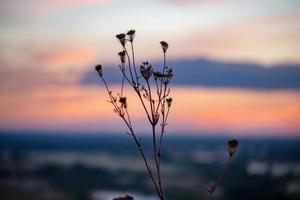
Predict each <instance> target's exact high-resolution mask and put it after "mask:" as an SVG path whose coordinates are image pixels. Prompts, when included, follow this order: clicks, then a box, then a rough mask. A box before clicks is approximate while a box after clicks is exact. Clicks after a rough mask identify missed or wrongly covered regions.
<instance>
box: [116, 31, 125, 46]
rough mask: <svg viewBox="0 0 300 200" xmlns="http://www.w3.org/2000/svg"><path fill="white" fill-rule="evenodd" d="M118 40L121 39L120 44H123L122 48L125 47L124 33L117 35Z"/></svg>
mask: <svg viewBox="0 0 300 200" xmlns="http://www.w3.org/2000/svg"><path fill="white" fill-rule="evenodd" d="M116 38H118V39H119V41H120V43H121V44H122V46H125V43H126V35H125V34H124V33H120V34H118V35H116Z"/></svg>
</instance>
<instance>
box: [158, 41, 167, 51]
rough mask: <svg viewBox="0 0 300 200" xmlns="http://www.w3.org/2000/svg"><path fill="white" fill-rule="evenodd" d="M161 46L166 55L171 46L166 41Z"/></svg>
mask: <svg viewBox="0 0 300 200" xmlns="http://www.w3.org/2000/svg"><path fill="white" fill-rule="evenodd" d="M160 45H161V48H162V50H163V52H164V53H166V51H167V49H168V47H169V44H168V43H167V42H166V41H161V42H160Z"/></svg>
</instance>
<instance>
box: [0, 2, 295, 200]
mask: <svg viewBox="0 0 300 200" xmlns="http://www.w3.org/2000/svg"><path fill="white" fill-rule="evenodd" d="M299 21H300V2H299V1H298V0H285V1H282V0H210V1H208V0H185V1H183V0H151V1H150V0H73V1H71V0H51V1H50V0H43V1H40V0H26V1H25V0H2V1H1V2H0V150H1V154H0V197H1V199H2V198H4V199H20V198H21V197H22V199H26V198H27V199H93V200H106V199H112V196H116V195H121V194H126V193H130V194H135V196H137V199H142V200H143V199H153V198H154V197H153V191H152V189H151V185H150V184H149V180H148V179H147V177H146V175H145V172H144V167H143V165H142V161H141V159H140V157H139V155H138V153H137V151H136V149H135V147H134V145H133V143H132V141H131V140H130V138H129V137H128V136H126V134H125V131H126V127H125V126H124V125H123V124H122V122H121V120H120V119H119V118H118V116H116V115H115V114H114V113H113V112H112V107H111V105H110V104H109V103H107V102H106V100H107V99H108V97H107V94H106V92H105V88H104V87H103V85H102V84H101V82H100V81H99V80H98V77H97V74H96V72H95V71H94V65H95V64H98V63H101V64H102V65H103V66H104V72H103V73H104V74H105V76H106V77H107V79H108V82H109V83H110V84H111V87H112V89H113V90H114V91H116V92H118V91H119V90H120V88H119V86H118V83H119V82H118V81H120V79H119V76H118V75H117V74H118V71H117V69H118V67H117V66H118V64H119V58H118V56H117V53H118V52H119V51H120V50H121V47H120V44H119V43H118V41H117V40H116V38H115V35H116V34H118V33H121V32H126V31H128V30H130V29H135V30H136V38H135V50H136V51H135V52H136V58H137V62H138V63H141V62H142V61H146V60H147V61H149V62H150V63H151V64H153V66H154V67H156V68H159V67H161V65H162V58H163V55H162V50H161V48H160V44H159V42H160V41H161V40H166V41H167V42H168V43H169V45H170V47H169V49H168V55H167V57H168V62H167V65H168V66H170V67H172V68H173V69H174V74H175V75H174V80H173V82H172V91H171V96H172V97H173V101H174V102H173V107H172V110H171V114H170V119H169V125H168V127H167V131H168V133H167V134H166V141H165V157H164V162H165V166H164V173H165V180H166V189H167V194H168V195H169V198H170V199H200V197H201V198H202V199H205V198H207V199H266V198H270V199H276V198H277V199H299V191H300V160H299V158H300V156H299V152H300V151H299V145H300V140H299V136H300V120H299V116H300V90H299V89H300V64H299V63H300V37H299V35H300V25H299ZM129 89H130V88H126V90H125V91H126V94H127V96H128V99H129V100H128V104H129V111H130V112H131V113H134V117H133V122H134V127H135V129H136V130H137V132H138V134H139V136H140V137H141V138H142V139H143V141H144V143H145V148H146V151H147V149H149V151H150V150H151V148H150V147H149V146H147V145H148V142H149V135H148V126H147V125H146V122H145V120H144V117H145V115H144V113H143V112H142V109H141V107H140V105H139V104H138V102H137V101H136V99H135V98H134V96H133V93H132V92H130V90H129ZM132 115H133V114H132ZM230 137H235V138H237V139H239V140H240V142H241V143H240V147H239V152H238V154H237V155H236V157H235V158H234V160H233V161H232V163H231V166H230V167H229V171H228V173H226V175H225V177H224V180H223V182H222V184H221V185H220V187H219V188H218V189H217V191H216V193H215V194H214V195H213V196H209V195H207V194H206V192H205V190H204V189H203V188H205V186H206V185H207V184H209V182H210V181H212V180H213V179H214V178H215V177H216V176H217V174H218V172H219V170H220V169H221V168H222V164H223V161H224V160H225V159H226V156H227V155H226V142H227V140H228V138H230ZM182 177H184V178H185V179H183V178H182Z"/></svg>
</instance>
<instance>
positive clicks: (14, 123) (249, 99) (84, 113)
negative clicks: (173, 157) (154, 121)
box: [0, 85, 300, 135]
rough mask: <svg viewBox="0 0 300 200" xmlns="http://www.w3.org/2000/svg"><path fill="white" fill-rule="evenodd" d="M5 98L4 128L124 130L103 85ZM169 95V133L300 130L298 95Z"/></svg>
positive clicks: (133, 105) (139, 119) (195, 91)
mask: <svg viewBox="0 0 300 200" xmlns="http://www.w3.org/2000/svg"><path fill="white" fill-rule="evenodd" d="M113 89H114V90H115V91H116V92H117V91H118V88H115V87H114V88H113ZM126 91H128V89H127V90H126ZM7 92H8V91H7ZM1 95H2V97H3V98H1V99H0V110H1V115H0V121H1V126H2V127H4V128H5V127H7V128H9V127H14V128H16V129H27V130H62V131H63V130H68V131H82V132H84V131H87V132H106V131H108V132H117V131H118V132H120V131H121V132H124V131H126V127H124V125H123V123H122V121H121V120H120V119H119V117H118V116H117V115H115V114H114V113H113V112H112V106H111V105H110V104H109V103H107V102H106V100H107V99H108V98H107V94H106V92H105V90H103V88H102V87H101V86H99V87H83V86H74V85H70V86H66V87H64V88H61V87H46V88H43V89H42V88H41V89H38V90H35V91H33V92H31V93H27V92H22V91H20V93H18V96H16V95H14V94H9V93H5V92H4V93H2V94H1ZM131 95H132V93H128V97H129V100H128V102H129V110H130V113H132V114H131V115H132V118H133V121H134V122H135V127H136V129H137V130H138V131H140V132H145V131H146V130H147V129H146V128H145V121H144V117H145V114H144V113H143V112H142V110H141V106H140V105H139V102H138V101H136V98H133V97H132V96H131ZM171 96H172V97H173V98H174V103H173V108H172V111H171V115H170V122H169V127H168V128H169V130H170V131H171V132H179V133H193V132H205V133H207V132H212V133H218V134H222V133H228V132H229V133H234V134H238V135H244V134H249V133H252V134H253V135H257V134H262V133H271V134H272V135H281V134H295V133H299V130H300V123H299V116H300V104H299V102H300V92H295V91H263V90H262V91H255V90H241V89H225V88H224V89H221V88H219V89H208V88H198V87H195V88H193V87H173V90H172V95H171ZM20 98H22V100H21V101H20ZM146 127H147V126H146Z"/></svg>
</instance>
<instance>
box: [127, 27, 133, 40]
mask: <svg viewBox="0 0 300 200" xmlns="http://www.w3.org/2000/svg"><path fill="white" fill-rule="evenodd" d="M127 35H128V37H129V41H130V42H133V39H134V37H135V30H133V29H131V30H129V31H128V32H127Z"/></svg>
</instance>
